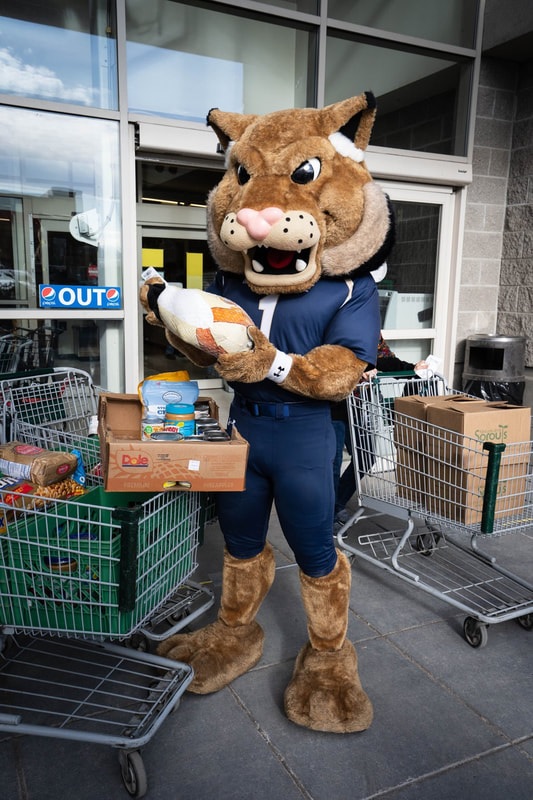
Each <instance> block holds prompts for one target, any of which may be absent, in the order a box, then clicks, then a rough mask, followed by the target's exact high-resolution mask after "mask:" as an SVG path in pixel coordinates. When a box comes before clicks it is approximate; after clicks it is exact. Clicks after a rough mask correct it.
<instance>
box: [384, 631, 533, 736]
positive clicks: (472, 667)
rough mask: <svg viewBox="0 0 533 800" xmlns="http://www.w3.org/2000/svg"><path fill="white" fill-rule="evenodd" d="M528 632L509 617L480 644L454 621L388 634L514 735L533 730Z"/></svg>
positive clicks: (474, 705) (463, 697)
mask: <svg viewBox="0 0 533 800" xmlns="http://www.w3.org/2000/svg"><path fill="white" fill-rule="evenodd" d="M531 635H532V634H531V632H529V631H524V630H523V629H522V628H521V627H520V626H519V625H518V624H516V622H513V621H511V622H505V623H503V622H502V623H498V624H497V625H493V626H490V628H489V636H488V643H487V645H486V647H483V648H472V647H471V646H470V645H468V644H467V643H466V641H465V640H463V639H461V636H460V630H459V624H457V629H456V630H454V628H453V627H452V626H448V625H435V626H428V627H425V628H418V629H416V630H411V631H404V632H402V633H398V634H394V635H393V636H392V637H391V639H392V640H393V641H394V642H396V643H397V644H398V646H399V647H400V648H401V649H402V651H403V652H405V653H406V654H407V655H408V656H409V657H411V658H413V659H415V660H416V661H417V662H418V663H419V664H421V665H422V666H423V667H424V668H425V669H427V670H428V671H429V672H430V673H431V674H432V675H435V676H438V679H439V680H440V681H442V682H443V683H444V684H445V685H446V686H448V687H449V688H450V691H452V692H453V694H454V695H456V696H457V697H461V698H462V699H463V700H464V702H465V703H466V704H468V706H470V707H471V708H472V709H474V710H475V711H476V713H477V714H479V715H481V716H483V717H484V718H486V719H488V720H489V721H490V722H491V723H493V724H494V725H496V726H497V727H498V728H500V729H501V730H502V731H503V732H504V733H505V734H506V735H507V736H509V737H510V738H511V739H513V738H517V737H522V736H529V735H531V733H532V732H533V714H532V710H533V687H532V683H531V674H532V673H531V666H532V659H531Z"/></svg>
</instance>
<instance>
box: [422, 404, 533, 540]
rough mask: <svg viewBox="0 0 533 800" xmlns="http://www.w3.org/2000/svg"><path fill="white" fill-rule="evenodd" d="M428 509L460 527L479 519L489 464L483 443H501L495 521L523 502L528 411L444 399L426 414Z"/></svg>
mask: <svg viewBox="0 0 533 800" xmlns="http://www.w3.org/2000/svg"><path fill="white" fill-rule="evenodd" d="M427 423H428V426H427V434H426V447H425V451H426V473H427V482H426V487H427V493H428V499H427V507H428V510H429V511H430V512H431V513H436V514H439V515H440V516H444V517H445V518H446V519H449V520H453V521H455V522H458V523H460V524H464V525H474V524H476V525H477V524H479V523H480V522H481V518H482V509H483V497H484V492H485V477H486V469H487V463H488V457H487V453H486V451H484V450H483V444H484V443H485V442H493V443H495V444H505V445H507V449H506V450H505V451H504V452H503V453H502V458H501V466H500V472H499V478H498V487H497V496H496V505H495V512H494V517H495V519H498V518H505V517H507V516H509V515H512V514H513V513H514V512H516V511H517V510H518V509H520V508H521V507H522V506H523V505H524V502H525V492H526V475H527V471H528V461H529V451H530V447H529V444H527V445H526V446H524V447H520V446H519V445H518V443H520V442H529V438H530V426H531V412H530V409H529V408H525V407H521V406H512V405H508V404H507V403H501V402H487V401H481V402H480V401H476V400H472V399H470V398H464V397H462V398H449V399H447V401H446V402H444V403H440V404H435V405H432V406H430V407H428V410H427Z"/></svg>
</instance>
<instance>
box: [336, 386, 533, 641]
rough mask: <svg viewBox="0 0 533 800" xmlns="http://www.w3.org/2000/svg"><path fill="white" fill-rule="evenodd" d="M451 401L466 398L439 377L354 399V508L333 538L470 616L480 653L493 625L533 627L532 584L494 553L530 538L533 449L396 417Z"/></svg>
mask: <svg viewBox="0 0 533 800" xmlns="http://www.w3.org/2000/svg"><path fill="white" fill-rule="evenodd" d="M452 394H454V395H458V394H460V393H457V392H454V391H452V390H451V389H449V388H448V387H447V385H446V383H445V381H444V380H443V379H442V378H441V377H433V378H430V379H429V380H420V379H418V378H412V377H406V375H405V373H404V374H402V375H397V376H395V377H392V376H390V377H389V376H387V377H385V376H384V377H378V378H377V379H375V380H374V381H372V383H370V384H363V385H362V386H360V387H358V389H357V390H356V391H355V392H354V393H353V394H352V395H351V396H350V397H349V398H348V401H347V402H348V407H349V408H348V410H349V419H350V436H351V441H352V449H353V452H354V464H355V466H356V469H355V471H356V482H357V503H358V505H357V508H356V509H355V510H354V512H353V514H352V516H351V518H350V519H349V520H348V521H347V522H346V523H345V524H344V525H343V526H342V527H341V529H340V530H339V532H338V534H337V539H338V544H339V547H340V548H341V549H342V550H344V551H346V553H347V554H348V555H350V556H354V557H360V558H363V559H365V560H367V561H369V562H371V563H373V564H375V565H376V566H378V567H380V568H382V569H385V570H386V571H388V572H390V573H392V574H394V575H396V576H397V577H399V578H401V579H403V580H405V581H407V582H408V583H411V584H412V585H414V586H416V587H418V588H420V589H422V590H423V591H426V592H428V593H429V594H431V595H433V596H434V597H438V598H439V599H441V600H444V601H445V602H447V603H449V604H450V605H452V606H453V607H455V608H457V609H459V610H461V611H463V612H465V613H466V614H467V615H468V616H467V617H466V619H465V621H464V625H463V631H464V635H465V638H466V640H467V641H468V643H469V644H471V645H472V646H473V647H482V646H484V645H485V644H486V642H487V637H488V633H487V627H488V625H490V624H494V623H497V622H504V621H508V620H511V619H516V620H517V622H519V623H520V624H521V625H522V627H523V628H525V629H527V630H530V629H531V628H533V584H531V583H530V582H529V581H527V580H524V579H523V578H522V577H520V576H519V575H516V574H515V573H514V571H511V570H510V569H507V568H506V567H505V566H503V565H502V563H498V559H497V558H496V556H495V553H494V548H493V545H494V540H495V539H496V538H498V540H499V539H500V537H503V536H504V535H505V534H512V533H520V532H526V531H530V530H531V529H533V448H532V443H531V442H530V441H522V442H514V443H510V444H507V445H503V444H496V445H493V444H487V443H483V442H481V441H479V440H478V439H477V438H475V437H470V436H466V435H463V434H458V433H456V432H454V431H451V430H448V429H446V428H442V427H439V426H437V425H432V424H429V423H427V422H424V421H423V420H422V419H421V418H419V417H414V416H410V415H408V414H405V413H399V412H398V411H397V410H395V401H396V400H397V398H400V397H402V396H404V397H405V396H412V395H420V396H421V397H426V398H433V399H435V398H437V397H442V396H446V395H452ZM462 397H463V398H465V399H466V396H465V395H462ZM450 399H451V398H450ZM425 402H432V401H431V400H428V399H426V401H425ZM478 402H482V401H479V400H478ZM398 407H399V406H398V405H396V408H398ZM528 434H529V427H528ZM391 518H392V519H393V520H397V521H399V522H400V523H401V527H398V528H396V526H395V525H394V524H392V525H391V524H390V519H391ZM363 520H366V521H367V524H366V525H365V532H364V533H362V532H360V531H361V523H362V521H363ZM372 527H374V528H375V530H371V528H372ZM391 528H394V529H392V530H391ZM523 538H524V541H529V539H528V538H527V537H523ZM531 555H532V554H530V555H529V557H530V558H531Z"/></svg>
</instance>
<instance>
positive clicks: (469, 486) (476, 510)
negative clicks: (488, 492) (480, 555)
mask: <svg viewBox="0 0 533 800" xmlns="http://www.w3.org/2000/svg"><path fill="white" fill-rule="evenodd" d="M431 470H432V472H433V475H431V476H430V478H429V480H428V490H429V493H428V497H427V502H426V508H427V509H428V511H429V512H430V513H432V514H438V515H439V516H442V517H445V518H446V519H447V520H449V521H450V522H455V523H457V524H460V525H479V524H480V523H481V521H482V516H483V514H482V512H483V499H484V494H485V477H486V467H483V468H480V469H461V468H458V467H456V466H450V465H448V464H444V463H442V462H439V461H438V460H437V459H435V460H434V461H433V462H432V467H431ZM526 472H527V463H526V464H511V465H508V464H505V463H504V464H503V466H501V467H500V473H499V477H498V487H497V494H496V504H495V507H494V519H495V520H498V519H505V518H507V517H510V516H511V515H512V514H513V513H516V512H517V511H518V510H519V509H520V508H522V507H523V506H524V503H525V499H526ZM487 532H490V531H487Z"/></svg>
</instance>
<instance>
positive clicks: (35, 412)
mask: <svg viewBox="0 0 533 800" xmlns="http://www.w3.org/2000/svg"><path fill="white" fill-rule="evenodd" d="M0 400H1V403H2V419H1V425H2V434H3V441H7V440H9V439H10V440H14V439H15V438H16V430H15V419H16V420H17V422H22V423H28V424H30V425H33V426H35V427H37V428H39V427H42V426H46V427H48V428H53V429H56V430H63V431H69V432H72V433H75V432H79V433H83V434H84V435H86V433H87V429H88V420H89V419H90V417H91V416H92V415H94V414H96V413H97V405H98V397H97V390H96V387H95V386H94V384H93V382H92V379H91V376H90V375H89V374H88V373H87V372H84V371H83V370H79V369H74V368H57V369H51V370H49V371H46V372H44V374H43V373H39V374H37V375H34V374H29V375H18V376H15V377H4V378H0Z"/></svg>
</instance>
